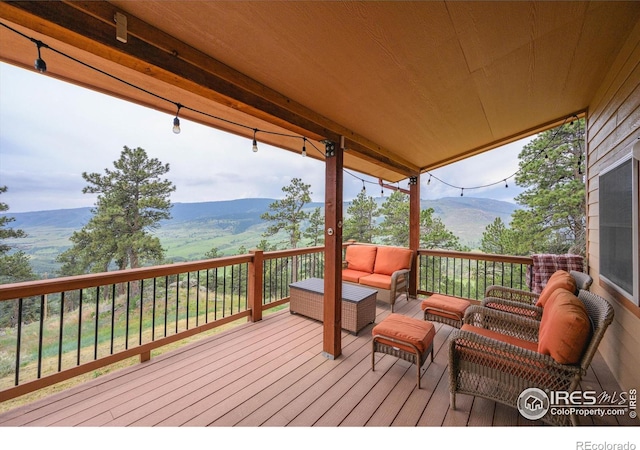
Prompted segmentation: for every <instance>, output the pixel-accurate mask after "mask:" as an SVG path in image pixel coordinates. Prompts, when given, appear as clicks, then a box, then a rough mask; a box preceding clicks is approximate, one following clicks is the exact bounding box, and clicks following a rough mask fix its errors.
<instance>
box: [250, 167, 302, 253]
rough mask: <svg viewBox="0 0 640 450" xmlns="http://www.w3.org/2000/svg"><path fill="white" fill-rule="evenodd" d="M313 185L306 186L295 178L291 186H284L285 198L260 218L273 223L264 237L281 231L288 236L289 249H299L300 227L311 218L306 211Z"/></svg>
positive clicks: (270, 206)
mask: <svg viewBox="0 0 640 450" xmlns="http://www.w3.org/2000/svg"><path fill="white" fill-rule="evenodd" d="M310 188H311V185H309V184H305V183H303V182H302V180H301V179H300V178H293V179H292V180H291V184H289V185H288V186H284V187H283V188H282V192H284V193H285V197H284V198H283V199H282V200H276V201H275V202H273V203H271V204H270V205H269V209H270V212H269V211H267V212H265V213H264V214H262V215H261V216H260V217H261V218H262V220H266V221H268V222H271V224H270V225H269V226H268V228H267V231H266V232H264V233H263V234H262V236H263V237H270V236H274V235H276V234H278V233H280V232H281V231H284V233H285V234H286V236H287V239H288V245H289V248H297V247H298V242H300V239H301V236H302V234H301V230H300V227H301V225H302V223H303V222H304V221H305V220H307V219H308V218H309V213H308V212H306V211H304V207H305V205H306V204H307V203H309V202H311V191H310Z"/></svg>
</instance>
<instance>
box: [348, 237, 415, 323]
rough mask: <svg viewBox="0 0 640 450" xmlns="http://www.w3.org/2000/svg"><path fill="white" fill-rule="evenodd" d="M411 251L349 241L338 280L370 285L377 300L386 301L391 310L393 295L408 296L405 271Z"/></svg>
mask: <svg viewBox="0 0 640 450" xmlns="http://www.w3.org/2000/svg"><path fill="white" fill-rule="evenodd" d="M412 263H413V251H411V250H409V249H408V248H402V247H390V246H385V245H365V244H351V245H349V246H348V247H347V248H346V250H345V261H344V262H343V269H342V281H343V282H346V283H351V284H357V285H360V286H367V287H372V288H374V289H376V290H377V291H378V295H377V297H376V299H377V300H380V301H383V302H385V303H389V304H390V305H391V312H393V305H394V304H395V302H396V298H397V297H398V296H400V295H402V294H403V293H404V294H405V295H406V296H407V299H408V298H409V291H408V289H409V271H410V270H411V265H412Z"/></svg>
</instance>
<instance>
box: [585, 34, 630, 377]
mask: <svg viewBox="0 0 640 450" xmlns="http://www.w3.org/2000/svg"><path fill="white" fill-rule="evenodd" d="M639 136H640V22H639V23H638V24H636V26H635V28H634V29H633V31H632V32H631V33H630V35H629V36H628V38H627V40H626V41H625V42H624V43H623V45H622V47H621V50H620V53H619V54H618V57H617V58H616V60H615V62H614V64H613V65H612V66H611V68H610V70H609V72H608V74H607V76H606V77H605V79H604V81H603V83H602V85H601V86H600V88H599V90H598V92H597V94H596V96H595V97H594V98H593V99H592V100H591V102H590V104H589V108H588V114H587V153H588V156H587V163H588V170H587V229H588V234H587V262H588V267H589V273H590V274H591V276H592V277H593V279H594V283H593V287H592V289H591V290H592V291H593V292H595V293H597V294H599V295H601V296H603V297H605V298H607V299H608V300H609V301H610V302H611V304H612V305H613V307H614V309H615V317H614V320H613V323H612V324H611V326H610V327H609V329H608V330H607V332H606V334H605V336H604V339H603V341H602V343H601V344H600V352H601V353H602V355H603V358H604V359H605V361H606V362H607V364H608V365H609V367H610V368H611V371H612V372H613V374H614V376H615V377H616V379H617V381H618V383H620V385H621V387H622V388H623V389H631V388H639V387H640V369H639V368H640V352H639V351H638V348H640V308H638V306H636V305H635V304H633V303H632V302H631V300H630V299H626V298H624V297H622V296H621V295H620V294H615V293H613V292H612V291H611V289H607V287H606V285H605V283H604V281H603V280H601V279H600V273H599V266H600V264H599V258H600V242H599V240H600V238H599V224H600V220H599V216H598V214H599V183H598V177H599V175H600V172H601V171H602V170H603V169H606V168H607V167H609V166H611V165H612V164H614V163H616V162H618V161H620V160H621V159H622V158H623V157H625V156H627V155H628V153H629V148H630V145H631V144H633V143H634V142H635V141H636V140H637V139H638V137H639ZM635 251H636V252H637V251H638V249H635Z"/></svg>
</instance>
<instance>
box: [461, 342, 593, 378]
mask: <svg viewBox="0 0 640 450" xmlns="http://www.w3.org/2000/svg"><path fill="white" fill-rule="evenodd" d="M464 360H472V362H473V363H474V364H476V365H484V364H486V365H487V366H488V367H491V369H493V370H496V369H497V370H498V371H499V370H500V366H501V365H503V366H504V368H505V371H506V372H509V373H511V372H514V373H517V374H518V376H521V377H527V376H531V377H532V378H535V380H536V381H537V382H541V380H543V379H545V378H549V379H550V380H551V379H552V378H561V379H563V380H564V382H563V383H568V382H570V381H571V379H572V378H573V377H574V376H575V375H577V374H581V375H584V372H585V371H584V370H583V369H582V368H581V367H580V366H579V365H573V364H561V363H559V362H557V361H556V360H554V359H553V358H552V357H551V356H549V355H544V354H542V353H538V352H536V351H533V350H528V349H526V348H522V347H518V346H517V345H513V344H509V343H507V342H503V341H500V340H497V339H492V338H489V337H487V336H482V335H480V334H478V333H474V332H472V331H467V330H453V331H452V333H451V335H450V337H449V370H450V371H451V370H454V371H455V370H456V368H457V367H459V365H460V362H461V361H464ZM518 368H520V370H519V369H518ZM540 374H549V375H553V376H552V377H540ZM553 383H555V384H558V381H557V380H555V381H553ZM563 383H559V384H563ZM539 387H540V386H539Z"/></svg>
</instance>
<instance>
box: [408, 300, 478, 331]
mask: <svg viewBox="0 0 640 450" xmlns="http://www.w3.org/2000/svg"><path fill="white" fill-rule="evenodd" d="M470 305H471V302H470V301H469V300H465V299H463V298H459V297H452V296H450V295H442V294H433V295H431V296H430V297H428V298H425V299H424V300H422V304H421V305H420V307H421V308H422V310H423V311H424V320H431V321H434V322H440V323H445V324H447V325H451V326H452V327H456V328H460V327H461V326H462V319H464V313H465V311H466V310H467V308H468V307H469V306H470Z"/></svg>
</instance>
